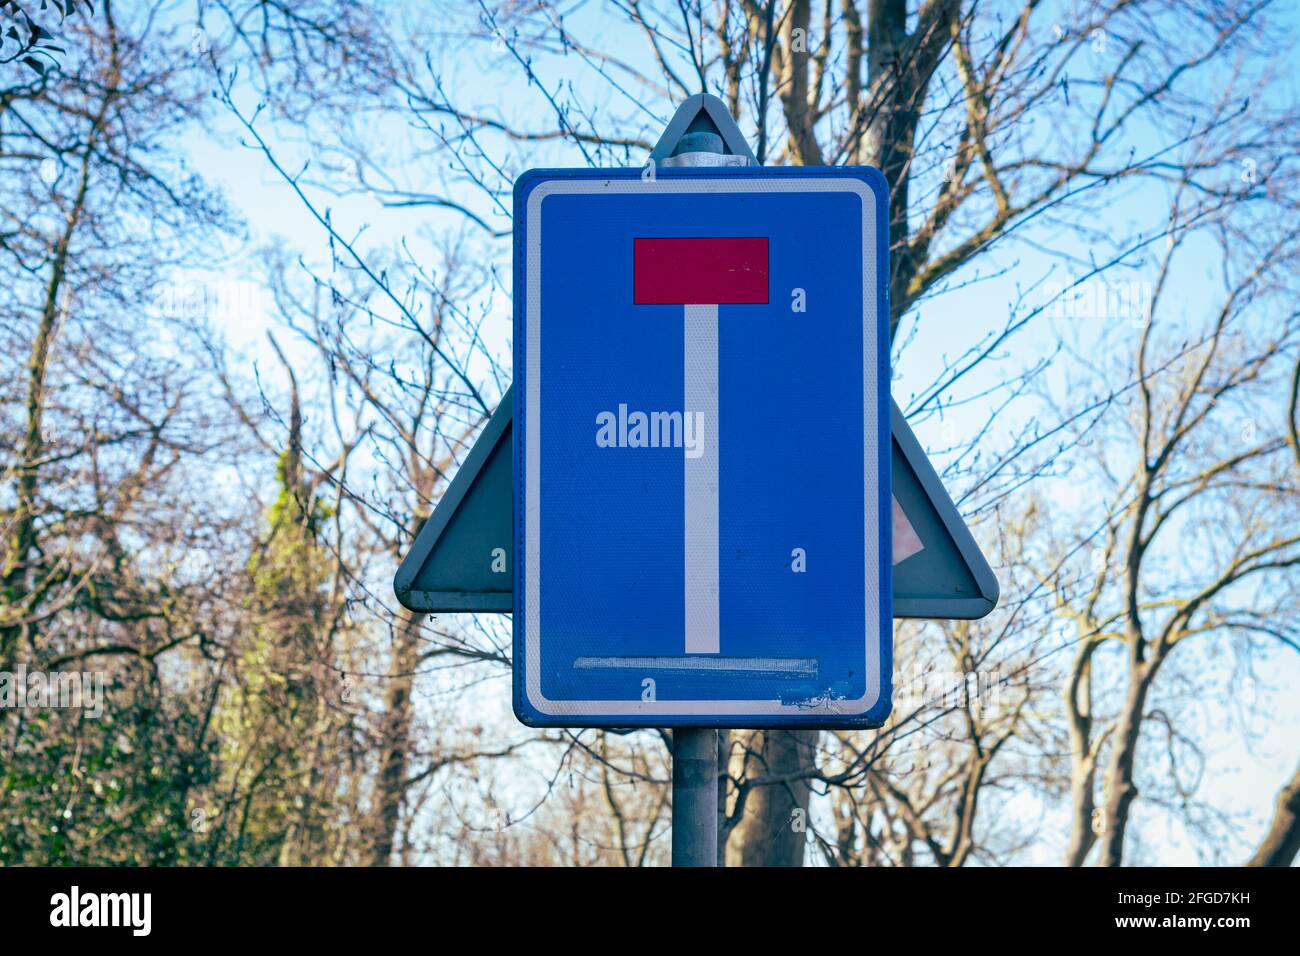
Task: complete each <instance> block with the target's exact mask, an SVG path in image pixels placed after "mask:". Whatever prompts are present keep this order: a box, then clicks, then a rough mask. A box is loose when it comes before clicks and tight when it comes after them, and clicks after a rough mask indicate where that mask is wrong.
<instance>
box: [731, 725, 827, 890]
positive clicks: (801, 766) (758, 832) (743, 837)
mask: <svg viewBox="0 0 1300 956" xmlns="http://www.w3.org/2000/svg"><path fill="white" fill-rule="evenodd" d="M817 738H818V731H815V730H764V731H758V732H757V733H755V735H754V738H753V747H754V749H755V751H756V752H757V753H758V758H757V761H758V768H757V773H758V775H759V776H760V777H780V776H784V775H786V774H797V773H801V772H804V771H806V770H808V769H809V768H811V767H812V766H814V758H815V754H816V750H817ZM810 793H811V791H810V788H809V784H808V780H807V779H801V780H793V781H789V782H786V783H774V784H770V785H765V786H761V787H756V788H755V789H754V791H753V792H752V793H751V794H750V795H749V798H748V800H747V801H746V803H745V815H744V819H743V820H741V822H740V823H739V824H738V825H737V827H736V830H737V834H736V841H735V844H734V852H733V853H732V855H731V863H732V864H733V865H735V864H739V865H740V866H803V858H804V848H805V846H806V844H807V841H808V798H809V796H810Z"/></svg>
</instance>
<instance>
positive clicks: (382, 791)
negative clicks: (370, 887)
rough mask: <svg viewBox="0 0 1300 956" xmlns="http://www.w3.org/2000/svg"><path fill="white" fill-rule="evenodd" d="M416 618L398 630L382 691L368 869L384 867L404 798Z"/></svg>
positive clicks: (409, 616)
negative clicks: (385, 683) (382, 698)
mask: <svg viewBox="0 0 1300 956" xmlns="http://www.w3.org/2000/svg"><path fill="white" fill-rule="evenodd" d="M419 629H420V617H419V616H417V615H412V614H407V615H405V617H404V620H403V622H402V626H401V627H400V628H399V629H398V631H397V635H396V641H395V643H394V646H393V661H392V667H391V669H390V672H389V678H388V687H387V689H386V690H385V691H384V724H383V731H382V746H383V752H382V755H381V757H380V768H379V787H378V791H377V792H376V794H375V807H374V810H373V811H372V818H371V826H370V832H371V834H373V837H372V840H373V842H372V844H371V851H370V865H371V866H388V865H389V862H390V861H391V859H392V855H393V842H394V838H395V836H396V834H397V825H398V822H399V820H400V819H401V815H402V799H403V798H404V797H405V795H406V776H407V774H406V768H407V765H408V763H409V756H410V739H411V716H412V702H411V689H412V687H413V685H414V683H415V666H416V657H417V654H418V651H419Z"/></svg>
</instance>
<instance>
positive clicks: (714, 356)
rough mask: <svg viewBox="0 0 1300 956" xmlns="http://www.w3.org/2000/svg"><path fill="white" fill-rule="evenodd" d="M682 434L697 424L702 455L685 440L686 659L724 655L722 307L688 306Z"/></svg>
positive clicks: (684, 328) (684, 340) (685, 333)
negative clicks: (720, 465)
mask: <svg viewBox="0 0 1300 956" xmlns="http://www.w3.org/2000/svg"><path fill="white" fill-rule="evenodd" d="M683 332H684V336H683V345H684V351H685V355H686V362H685V367H684V372H685V387H684V389H683V391H684V393H685V394H684V398H685V401H684V407H683V409H682V411H683V413H684V414H683V416H682V417H683V421H682V428H683V432H684V431H685V429H686V428H687V427H688V426H687V424H686V421H685V419H686V417H687V416H691V417H692V419H693V421H694V422H695V423H698V426H699V427H698V430H697V434H696V441H698V442H700V454H699V455H698V457H695V458H692V457H690V455H689V454H688V451H689V450H688V449H686V448H685V445H686V442H685V440H683V442H682V445H683V460H684V462H685V480H684V483H685V523H686V527H685V531H686V539H685V544H686V549H685V550H686V555H685V558H686V560H685V569H686V653H687V654H717V653H718V652H719V650H721V641H720V638H719V630H720V627H719V620H720V617H719V612H718V307H717V306H716V305H688V306H686V319H685V325H684V327H683Z"/></svg>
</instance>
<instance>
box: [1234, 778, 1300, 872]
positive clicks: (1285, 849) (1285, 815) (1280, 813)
mask: <svg viewBox="0 0 1300 956" xmlns="http://www.w3.org/2000/svg"><path fill="white" fill-rule="evenodd" d="M1297 853H1300V767H1297V768H1296V772H1295V774H1294V775H1293V776H1292V777H1291V779H1290V780H1289V781H1288V782H1287V784H1286V786H1284V787H1283V788H1282V791H1281V792H1280V793H1279V794H1278V795H1277V811H1276V812H1275V813H1274V814H1273V823H1272V825H1271V826H1269V828H1268V833H1267V834H1265V835H1264V839H1263V841H1262V842H1261V843H1260V844H1259V849H1257V850H1256V851H1255V855H1254V856H1252V857H1251V858H1250V861H1249V862H1248V863H1247V864H1246V865H1247V866H1290V865H1291V864H1292V863H1293V862H1295V858H1296V854H1297Z"/></svg>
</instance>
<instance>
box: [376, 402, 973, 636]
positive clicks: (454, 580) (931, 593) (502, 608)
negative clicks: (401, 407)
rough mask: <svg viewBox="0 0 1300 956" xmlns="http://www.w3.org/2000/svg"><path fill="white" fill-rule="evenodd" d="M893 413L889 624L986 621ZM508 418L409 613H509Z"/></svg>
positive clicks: (402, 590)
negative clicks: (895, 511)
mask: <svg viewBox="0 0 1300 956" xmlns="http://www.w3.org/2000/svg"><path fill="white" fill-rule="evenodd" d="M891 405H892V408H893V410H892V421H891V428H892V430H893V452H892V461H893V469H894V470H893V483H894V501H895V503H896V506H897V507H898V508H900V509H901V511H902V514H903V516H905V521H904V522H903V524H902V530H901V533H900V530H899V528H900V525H899V519H898V518H897V516H896V517H895V521H894V526H895V534H894V617H916V618H960V619H974V618H980V617H983V616H984V615H986V614H988V613H989V612H990V611H992V610H993V608H994V606H995V605H996V604H997V601H998V582H997V579H996V578H995V577H994V576H993V571H992V569H991V568H990V567H989V564H988V561H987V560H985V558H984V555H983V553H982V552H981V551H980V548H979V545H978V544H977V543H976V542H975V539H974V538H973V537H972V536H971V533H970V531H969V529H967V527H966V523H965V521H963V520H962V517H961V515H960V514H958V512H957V508H956V506H955V505H953V503H952V499H951V498H949V497H948V493H947V491H946V490H945V489H944V487H943V483H942V481H940V479H939V476H938V475H937V474H935V471H934V468H933V467H932V466H931V465H930V461H929V459H928V458H927V457H926V454H925V450H924V449H922V448H921V444H920V442H918V441H917V440H916V436H915V435H913V434H912V429H911V428H910V427H909V426H908V424H907V420H906V419H905V418H904V417H903V413H902V412H901V411H900V410H899V408H898V405H897V404H895V403H891ZM513 416H514V392H513V389H511V390H508V391H507V392H506V394H505V397H504V398H502V400H501V404H500V405H499V406H498V407H497V410H496V412H495V413H494V414H493V415H492V418H491V419H490V420H489V421H488V424H487V426H486V427H485V428H484V429H483V433H482V434H481V435H480V436H479V439H478V441H477V442H476V443H475V444H474V447H473V448H472V449H471V450H470V453H469V456H468V457H467V458H466V459H465V463H464V464H463V465H461V468H460V470H459V471H458V472H457V473H456V477H455V478H454V479H453V480H452V483H451V485H450V487H448V489H447V492H446V494H444V495H443V496H442V500H441V501H440V502H439V503H438V506H437V508H435V509H434V512H433V515H432V516H431V517H430V518H429V520H428V521H427V522H425V524H424V527H423V528H421V529H420V532H419V534H417V535H416V538H415V543H414V544H413V545H412V547H411V550H410V552H408V553H407V555H406V557H405V558H404V559H403V561H402V565H401V567H400V568H398V571H397V576H396V577H395V578H394V580H393V589H394V590H395V591H396V592H397V599H398V600H399V601H401V602H402V604H403V605H405V606H406V607H408V608H410V609H411V610H412V611H421V612H440V611H499V612H509V611H510V610H511V609H512V607H513V600H514V599H513V594H512V585H513V580H514V535H513V523H514V522H513V511H512V509H513V501H514V486H513V474H512V468H511V444H512V439H513V429H512V428H511V420H512V419H513Z"/></svg>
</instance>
